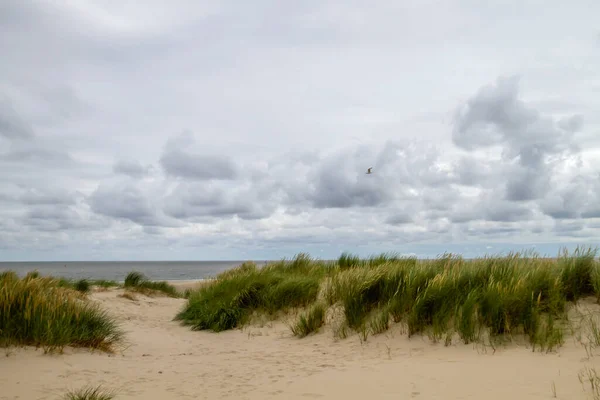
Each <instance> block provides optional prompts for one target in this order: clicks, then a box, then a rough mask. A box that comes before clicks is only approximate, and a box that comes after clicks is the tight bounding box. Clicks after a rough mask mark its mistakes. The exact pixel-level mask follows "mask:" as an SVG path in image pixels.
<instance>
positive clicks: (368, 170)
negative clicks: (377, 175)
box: [366, 167, 373, 175]
mask: <svg viewBox="0 0 600 400" xmlns="http://www.w3.org/2000/svg"><path fill="white" fill-rule="evenodd" d="M372 169H373V167H370V168H369V169H367V172H366V174H367V175H368V174H372V173H373V172H371V170H372Z"/></svg>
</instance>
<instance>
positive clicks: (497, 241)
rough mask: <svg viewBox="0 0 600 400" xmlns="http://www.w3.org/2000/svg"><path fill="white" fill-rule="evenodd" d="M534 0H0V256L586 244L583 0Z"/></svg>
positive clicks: (594, 112) (589, 26)
mask: <svg viewBox="0 0 600 400" xmlns="http://www.w3.org/2000/svg"><path fill="white" fill-rule="evenodd" d="M52 3H54V4H52ZM544 5H545V7H544V8H540V7H541V5H540V2H539V1H533V0H531V1H529V0H525V1H523V0H521V1H516V0H515V1H512V0H511V1H509V2H506V1H502V2H500V1H490V2H486V3H485V4H484V3H482V2H476V1H470V0H449V1H445V2H441V1H421V2H415V3H414V4H412V5H410V6H406V5H404V6H403V5H401V4H400V3H398V2H396V1H391V0H389V1H388V0H380V1H375V2H374V3H369V4H367V3H365V2H359V1H338V0H330V1H313V0H309V1H303V2H296V3H293V2H275V1H272V0H258V1H255V2H252V3H248V4H246V3H242V2H238V1H228V0H226V1H220V2H214V1H213V2H209V1H187V0H179V1H174V2H166V1H159V0H153V1H147V2H144V4H141V2H138V1H121V2H112V1H93V2H92V1H87V0H80V1H77V2H46V1H38V0H4V1H2V2H0V54H1V59H2V62H0V261H1V260H6V261H9V260H73V259H79V260H86V259H99V260H100V259H105V260H113V259H247V258H255V259H271V258H280V257H291V256H293V255H294V254H296V253H298V252H301V251H308V252H310V253H312V254H313V255H314V256H316V257H325V258H329V257H337V256H338V255H339V254H340V252H341V251H345V250H349V251H353V252H356V253H360V254H361V255H368V254H372V253H378V252H380V251H399V252H403V253H414V254H417V255H420V256H435V255H436V254H440V253H443V252H444V251H454V252H460V253H462V254H465V255H468V256H473V255H478V254H483V253H497V252H501V251H506V250H509V249H521V248H531V247H535V248H537V249H538V250H540V251H542V252H546V253H548V254H556V252H557V251H558V248H559V247H560V246H573V245H576V244H592V245H596V243H595V240H597V238H598V237H599V236H600V42H599V39H598V38H600V28H599V27H598V23H597V22H598V21H597V16H598V15H600V3H598V2H597V1H591V0H581V1H576V2H572V3H567V2H559V1H554V0H552V1H550V3H548V2H546V3H544ZM369 167H373V172H374V173H373V174H370V175H367V174H365V172H366V170H367V168H369Z"/></svg>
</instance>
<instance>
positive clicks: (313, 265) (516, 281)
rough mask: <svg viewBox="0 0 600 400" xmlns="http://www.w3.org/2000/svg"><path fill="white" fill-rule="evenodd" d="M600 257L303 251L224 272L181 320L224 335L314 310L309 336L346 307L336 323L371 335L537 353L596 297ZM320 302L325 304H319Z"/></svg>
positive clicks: (302, 324)
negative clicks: (515, 340) (319, 254)
mask: <svg viewBox="0 0 600 400" xmlns="http://www.w3.org/2000/svg"><path fill="white" fill-rule="evenodd" d="M596 253H597V251H596V250H595V249H591V248H577V249H576V250H575V251H574V252H572V253H568V252H567V251H561V252H560V253H559V255H558V257H557V258H554V259H547V258H542V257H539V256H538V255H536V254H534V253H511V254H508V255H505V256H486V257H482V258H479V259H475V260H464V259H463V258H462V257H461V256H458V255H453V254H443V255H441V256H440V257H438V258H437V259H434V260H422V261H418V260H417V259H416V258H411V257H400V256H398V255H396V254H381V255H379V256H372V257H370V258H367V259H360V258H359V257H357V256H354V255H351V254H349V253H344V254H342V255H341V256H340V258H339V259H338V260H337V261H336V262H324V261H318V260H313V259H311V258H310V257H309V256H308V255H306V254H299V255H298V256H296V257H295V258H294V259H292V260H290V261H285V260H283V261H280V262H274V263H269V264H267V265H266V266H265V267H263V268H262V269H258V268H257V267H256V265H254V264H252V263H245V264H243V265H241V266H239V267H237V268H235V269H233V270H230V271H226V272H224V273H222V274H220V275H219V276H217V277H216V279H215V280H214V281H213V282H211V283H210V284H207V285H206V286H204V287H203V288H201V289H199V290H195V291H192V292H190V293H189V296H188V302H187V304H186V306H185V307H184V309H183V310H181V312H180V313H179V314H178V315H177V316H176V318H175V319H176V320H180V321H182V323H184V324H187V325H190V326H191V327H192V328H193V329H197V330H205V329H206V330H213V331H217V332H218V331H223V330H227V329H233V328H236V327H240V326H242V325H244V324H246V323H247V322H248V321H249V318H250V316H251V315H252V314H253V313H266V314H270V315H274V314H277V313H278V312H285V311H286V310H289V309H291V308H298V307H300V308H307V309H308V311H307V312H306V313H304V314H301V315H300V317H299V319H298V321H297V322H296V323H295V324H292V325H291V326H290V328H291V329H292V332H293V333H294V334H295V335H297V336H299V337H303V336H306V335H308V334H309V333H311V332H314V331H316V330H318V329H319V328H320V327H321V326H322V325H323V323H324V321H323V320H322V318H321V316H322V315H324V314H325V312H326V308H327V307H333V306H336V307H337V306H341V309H342V310H343V319H344V320H343V321H342V323H341V324H340V326H343V327H344V329H350V330H352V331H355V332H359V333H361V335H362V336H363V337H364V338H365V339H366V337H367V336H368V334H379V333H382V332H385V331H386V330H387V329H389V327H390V326H391V325H392V324H393V323H402V324H404V325H405V326H406V328H407V332H408V335H409V336H412V335H417V334H419V335H428V336H429V337H430V338H431V339H432V340H434V341H443V342H444V343H446V344H448V343H450V342H451V341H452V338H453V337H458V338H459V339H460V340H461V341H462V342H464V343H465V344H467V343H472V342H480V341H483V340H485V339H487V340H488V341H490V342H491V341H495V340H501V339H510V338H511V337H514V336H515V335H521V336H524V337H526V338H527V339H528V341H529V343H530V344H531V346H532V349H534V350H535V349H540V350H545V351H549V350H552V349H554V348H556V347H558V346H560V345H561V344H562V343H563V341H564V338H563V330H564V329H563V324H564V322H565V319H566V309H567V306H568V304H570V303H572V302H576V301H578V300H579V299H580V298H582V297H585V296H591V295H595V296H597V297H598V298H599V299H600V292H599V290H600V269H599V264H598V262H597V260H596ZM321 300H322V302H323V303H324V304H325V306H321V303H316V302H317V301H321ZM321 308H322V309H321ZM321 312H322V313H321ZM344 336H345V335H344Z"/></svg>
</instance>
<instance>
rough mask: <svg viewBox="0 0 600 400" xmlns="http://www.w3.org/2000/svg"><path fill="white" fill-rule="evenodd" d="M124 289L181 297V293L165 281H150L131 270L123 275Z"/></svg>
mask: <svg viewBox="0 0 600 400" xmlns="http://www.w3.org/2000/svg"><path fill="white" fill-rule="evenodd" d="M123 286H124V287H125V289H127V290H129V291H133V292H139V293H142V294H154V293H163V294H165V295H167V296H169V297H176V298H178V297H183V294H182V293H179V291H178V290H177V289H176V288H175V287H174V286H173V285H170V284H169V283H168V282H166V281H158V282H155V281H150V280H148V279H147V278H146V276H145V275H144V274H142V273H140V272H137V271H132V272H130V273H129V274H127V276H126V277H125V282H124V285H123Z"/></svg>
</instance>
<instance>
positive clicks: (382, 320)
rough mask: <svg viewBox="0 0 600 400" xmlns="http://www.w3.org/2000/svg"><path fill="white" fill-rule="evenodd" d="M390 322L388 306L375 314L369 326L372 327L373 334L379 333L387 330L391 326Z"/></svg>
mask: <svg viewBox="0 0 600 400" xmlns="http://www.w3.org/2000/svg"><path fill="white" fill-rule="evenodd" d="M389 324H390V312H389V311H388V309H387V308H386V307H384V308H383V309H381V310H378V312H377V313H376V314H375V315H374V316H373V318H372V319H371V321H370V322H369V327H370V328H371V333H372V334H373V335H378V334H380V333H383V332H385V331H387V330H388V329H389V327H390V326H389Z"/></svg>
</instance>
